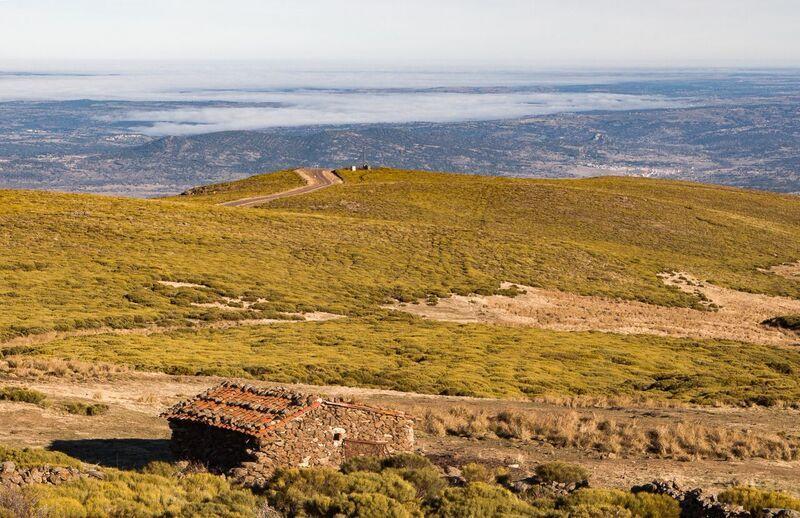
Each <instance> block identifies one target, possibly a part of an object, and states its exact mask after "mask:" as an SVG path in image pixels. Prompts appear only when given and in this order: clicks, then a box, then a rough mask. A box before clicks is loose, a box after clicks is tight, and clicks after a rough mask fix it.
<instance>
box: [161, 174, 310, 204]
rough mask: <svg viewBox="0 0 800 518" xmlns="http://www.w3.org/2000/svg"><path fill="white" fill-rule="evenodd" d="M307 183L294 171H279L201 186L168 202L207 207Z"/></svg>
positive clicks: (285, 189)
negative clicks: (189, 203) (174, 201)
mask: <svg viewBox="0 0 800 518" xmlns="http://www.w3.org/2000/svg"><path fill="white" fill-rule="evenodd" d="M303 185H305V182H304V181H303V180H302V179H301V178H300V177H299V176H298V175H297V174H296V173H295V172H293V171H288V170H287V171H277V172H274V173H266V174H257V175H254V176H250V177H248V178H245V179H243V180H239V181H235V182H225V183H215V184H213V185H201V186H199V187H195V188H193V189H189V190H188V191H186V192H184V193H183V194H181V195H180V196H171V197H169V198H165V199H167V200H179V201H188V202H192V203H202V204H205V205H216V204H219V203H224V202H226V201H232V200H238V199H240V198H246V197H248V196H263V195H265V194H272V193H276V192H282V191H288V190H289V189H294V188H295V187H301V186H303Z"/></svg>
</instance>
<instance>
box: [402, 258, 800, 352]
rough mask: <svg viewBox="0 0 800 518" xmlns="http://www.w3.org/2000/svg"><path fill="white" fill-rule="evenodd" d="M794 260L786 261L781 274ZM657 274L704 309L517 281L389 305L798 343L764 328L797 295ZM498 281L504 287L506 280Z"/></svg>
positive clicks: (464, 315) (589, 327)
mask: <svg viewBox="0 0 800 518" xmlns="http://www.w3.org/2000/svg"><path fill="white" fill-rule="evenodd" d="M792 268H796V269H797V271H798V272H800V266H798V265H793V266H791V267H789V266H787V267H786V268H785V271H784V270H782V274H786V275H788V274H789V273H788V272H789V271H794V270H792ZM661 278H662V280H663V281H664V282H665V283H666V284H668V285H670V286H675V287H676V288H678V289H680V290H683V291H686V292H688V293H696V294H699V295H701V296H702V297H703V298H705V299H706V305H707V307H708V309H709V310H707V311H705V310H698V309H690V308H674V307H664V306H656V305H652V304H645V303H642V302H635V301H627V300H614V299H608V298H603V297H595V296H584V295H576V294H572V293H565V292H561V291H557V290H544V289H539V288H532V287H529V286H520V288H522V289H523V290H524V291H525V293H523V294H521V295H517V296H515V297H508V296H504V295H492V296H479V295H471V296H461V295H453V296H451V297H448V298H443V299H439V300H438V301H437V303H436V304H435V305H429V304H427V303H425V301H420V302H419V303H417V304H401V303H397V304H393V305H390V306H387V307H390V308H392V309H398V310H400V311H405V312H408V313H412V314H415V315H419V316H422V317H425V318H430V319H434V320H443V321H450V322H479V323H490V324H505V325H521V326H532V327H540V328H544V329H552V330H555V331H605V332H610V333H623V334H652V335H659V336H675V337H692V338H714V339H727V340H738V341H743V342H751V343H762V344H770V345H800V337H798V335H797V334H796V333H792V332H790V331H784V330H781V329H777V328H773V327H768V326H765V325H763V324H762V322H763V321H764V320H766V319H768V318H771V317H775V316H779V315H787V314H800V300H796V299H791V298H787V297H772V296H767V295H759V294H754V293H745V292H741V291H736V290H731V289H728V288H721V287H719V286H715V285H713V284H710V283H707V282H703V281H699V280H697V279H695V278H693V277H692V276H691V275H689V274H686V273H679V272H671V273H664V274H662V275H661ZM512 286H513V285H512V284H510V283H504V284H503V287H504V288H509V287H512Z"/></svg>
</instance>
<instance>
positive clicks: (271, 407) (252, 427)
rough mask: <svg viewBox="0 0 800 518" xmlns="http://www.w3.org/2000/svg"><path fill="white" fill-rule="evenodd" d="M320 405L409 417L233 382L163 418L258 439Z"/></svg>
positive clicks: (189, 401)
mask: <svg viewBox="0 0 800 518" xmlns="http://www.w3.org/2000/svg"><path fill="white" fill-rule="evenodd" d="M320 405H329V406H338V407H345V408H352V409H356V410H362V411H366V412H374V413H380V414H386V415H392V416H395V417H409V416H406V414H404V413H403V412H397V411H393V410H385V409H382V408H375V407H371V406H365V405H359V404H353V403H348V402H344V401H339V400H337V401H330V400H328V401H326V400H323V399H322V398H320V397H319V396H314V395H308V394H302V393H299V392H295V391H291V390H289V389H287V388H285V387H270V388H258V387H254V386H251V385H244V384H240V383H236V382H232V381H225V382H223V383H222V384H220V385H217V386H216V387H212V388H210V389H208V390H207V391H205V392H203V393H202V394H199V395H197V396H195V397H193V398H191V399H187V400H185V401H181V402H180V403H178V404H176V405H175V406H173V407H172V408H170V409H169V410H167V411H166V412H164V413H163V414H162V415H161V417H164V418H166V419H169V420H179V421H193V422H197V423H203V424H206V425H209V426H214V427H217V428H224V429H226V430H233V431H237V432H241V433H245V434H248V435H252V436H255V437H259V436H263V435H264V434H266V433H267V432H269V431H270V430H273V429H274V428H276V427H278V426H280V425H282V424H284V423H286V422H288V421H291V420H292V419H294V418H296V417H299V416H300V415H302V414H304V413H306V412H309V411H311V410H314V409H316V408H319V406H320Z"/></svg>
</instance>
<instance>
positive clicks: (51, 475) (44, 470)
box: [0, 461, 105, 487]
mask: <svg viewBox="0 0 800 518" xmlns="http://www.w3.org/2000/svg"><path fill="white" fill-rule="evenodd" d="M80 477H93V478H99V479H102V478H105V475H104V474H103V472H101V471H98V470H94V469H85V470H81V469H78V468H73V467H62V466H49V465H42V466H33V467H30V468H22V467H19V466H17V465H16V464H15V463H14V462H12V461H5V462H3V463H0V487H21V486H26V485H28V484H61V483H64V482H69V481H70V480H74V479H76V478H80Z"/></svg>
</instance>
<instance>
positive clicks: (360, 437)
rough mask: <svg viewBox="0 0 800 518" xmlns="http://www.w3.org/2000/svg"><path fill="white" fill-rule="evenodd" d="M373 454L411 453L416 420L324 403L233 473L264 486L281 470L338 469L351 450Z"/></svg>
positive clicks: (263, 443) (276, 433)
mask: <svg viewBox="0 0 800 518" xmlns="http://www.w3.org/2000/svg"><path fill="white" fill-rule="evenodd" d="M348 441H350V444H351V445H358V446H359V447H357V448H348V449H349V450H350V451H358V452H359V453H367V452H369V453H373V454H378V453H382V454H387V455H390V454H393V453H397V452H402V451H410V450H411V449H412V448H413V446H414V428H413V420H412V419H410V418H408V417H405V416H402V415H399V414H392V413H381V412H375V411H371V410H367V409H365V408H363V407H359V406H356V405H349V404H342V403H334V402H324V403H323V404H322V405H321V406H320V407H319V408H317V409H315V410H312V411H310V412H307V413H306V414H303V415H301V416H298V417H297V418H295V419H293V420H292V421H290V422H288V423H286V424H285V425H283V426H279V427H278V428H276V429H275V430H272V431H271V432H269V433H268V434H267V435H266V436H264V437H263V438H261V439H260V441H259V443H260V444H259V447H258V449H257V450H254V451H253V452H252V453H253V455H254V457H255V458H254V460H253V461H252V462H245V463H244V464H242V465H241V466H240V467H239V468H236V469H234V470H233V471H232V472H231V474H232V475H233V476H234V477H235V478H237V479H239V480H241V481H242V482H243V483H245V484H247V485H255V486H258V485H261V484H263V483H264V482H265V481H266V479H268V478H269V476H270V475H271V474H272V473H273V472H274V471H275V469H276V468H279V467H310V466H331V467H337V466H339V465H340V464H341V463H342V462H343V461H344V460H345V449H346V446H348Z"/></svg>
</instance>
